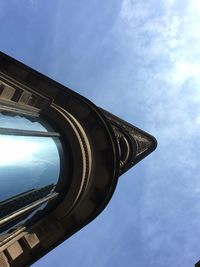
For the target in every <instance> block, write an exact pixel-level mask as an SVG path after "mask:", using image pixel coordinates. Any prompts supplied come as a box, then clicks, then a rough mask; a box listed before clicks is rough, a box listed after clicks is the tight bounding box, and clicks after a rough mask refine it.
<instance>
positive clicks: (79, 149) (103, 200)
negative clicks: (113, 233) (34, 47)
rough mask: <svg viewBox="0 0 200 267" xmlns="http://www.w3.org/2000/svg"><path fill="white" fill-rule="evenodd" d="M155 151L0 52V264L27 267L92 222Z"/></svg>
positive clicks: (143, 136) (146, 140)
mask: <svg viewBox="0 0 200 267" xmlns="http://www.w3.org/2000/svg"><path fill="white" fill-rule="evenodd" d="M156 145H157V143H156V140H155V138H154V137H153V136H151V135H150V134H148V133H146V132H144V131H142V130H140V129H138V128H137V127H135V126H133V125H131V124H129V123H128V122H125V121H124V120H122V119H120V118H118V117H116V116H114V115H113V114H111V113H109V112H108V111H105V110H103V109H102V108H99V107H97V106H95V105H94V104H93V103H91V102H90V101H89V100H87V99H86V98H84V97H83V96H81V95H79V94H77V93H75V92H74V91H72V90H70V89H69V88H66V87H64V86H63V85H61V84H59V83H57V82H55V81H53V80H51V79H49V78H47V77H45V76H44V75H42V74H40V73H38V72H36V71H34V70H33V69H31V68H29V67H27V66H25V65H24V64H22V63H20V62H18V61H16V60H14V59H12V58H10V57H9V56H7V55H5V54H3V53H0V147H1V152H2V156H0V266H7V267H8V266H20V267H21V266H30V264H31V263H33V262H34V261H36V260H37V259H39V258H40V257H42V256H43V255H44V254H46V253H47V252H49V251H50V250H51V249H53V248H54V247H56V246H57V245H59V244H60V243H61V242H63V241H64V240H66V239H67V238H69V237H70V236H71V235H73V234H74V233H75V232H76V231H78V230H80V229H81V228H82V227H84V226H85V225H86V224H88V223H89V222H91V221H92V220H93V219H95V217H97V216H98V215H99V214H100V213H101V211H102V210H103V209H104V208H105V207H106V205H107V203H108V202H109V201H110V199H111V197H112V195H113V193H114V190H115V187H116V184H117V181H118V178H119V176H121V175H122V174H123V173H124V172H126V171H127V170H128V169H130V168H131V167H132V166H134V165H135V164H136V163H138V162H139V161H140V160H142V159H143V158H144V157H146V156H147V155H148V154H149V153H151V152H152V151H153V150H154V149H155V148H156Z"/></svg>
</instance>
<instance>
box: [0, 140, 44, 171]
mask: <svg viewBox="0 0 200 267" xmlns="http://www.w3.org/2000/svg"><path fill="white" fill-rule="evenodd" d="M31 139H32V138H31ZM31 139H30V140H24V139H19V137H18V138H16V137H15V136H4V135H0V148H1V153H0V166H8V165H17V164H22V163H23V161H26V162H28V161H31V158H32V157H33V156H34V154H35V153H37V152H38V149H39V144H38V143H37V142H34V141H33V139H32V140H31Z"/></svg>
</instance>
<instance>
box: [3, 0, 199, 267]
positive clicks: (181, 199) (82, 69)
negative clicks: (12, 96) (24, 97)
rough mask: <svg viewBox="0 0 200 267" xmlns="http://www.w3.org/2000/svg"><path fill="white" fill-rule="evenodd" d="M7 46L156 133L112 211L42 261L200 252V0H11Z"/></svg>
mask: <svg viewBox="0 0 200 267" xmlns="http://www.w3.org/2000/svg"><path fill="white" fill-rule="evenodd" d="M0 25H1V27H0V36H1V38H0V50H1V51H3V52H5V53H7V54H9V55H10V56H13V57H15V58H16V59H18V60H20V61H22V62H24V63H25V64H27V65H30V66H31V67H33V68H35V69H37V70H38V71H40V72H42V73H44V74H46V75H48V76H49V77H51V78H53V79H55V80H57V81H59V82H61V83H63V84H64V85H66V86H68V87H70V88H72V89H74V90H75V91H77V92H79V93H80V94H82V95H84V96H86V97H88V98H89V99H90V100H92V101H93V102H94V103H96V104H97V105H99V106H102V107H103V108H105V109H107V110H108V111H111V112H112V113H114V114H116V115H118V116H119V117H121V118H124V119H125V120H127V121H129V122H131V123H132V124H134V125H136V126H138V127H140V128H142V129H144V130H146V131H148V132H150V133H152V134H153V135H154V136H156V138H157V140H158V144H159V146H158V148H157V150H156V151H155V152H154V153H153V154H152V155H150V156H149V157H148V158H146V159H145V160H144V161H143V162H141V163H139V164H138V165H137V166H136V167H134V168H133V169H132V170H130V171H129V172H127V173H126V174H124V175H123V176H122V177H121V178H120V179H119V183H118V187H117V189H116V192H115V194H114V196H113V198H112V200H111V202H110V203H109V205H108V207H107V208H106V209H105V210H104V211H103V213H102V214H101V215H100V216H99V217H98V218H97V219H96V220H95V221H93V222H92V223H91V224H89V225H88V226H87V227H85V228H84V229H82V230H81V231H80V232H78V233H77V234H75V235H74V236H73V237H72V238H70V239H69V240H67V241H66V242H64V243H63V244H62V245H60V246H59V247H58V248H56V249H55V250H54V251H52V252H51V253H49V254H48V255H46V256H45V257H44V258H42V259H41V260H40V261H38V262H37V263H35V264H34V265H33V266H34V267H42V266H45V267H54V266H59V267H65V266H70V267H76V266H83V267H86V266H87V267H90V266H91V267H93V266H96V267H110V266H116V267H122V266H123V267H124V266H126V267H133V266H136V267H144V266H149V267H155V266H159V267H169V266H177V267H183V266H184V267H189V266H193V264H194V263H195V262H196V261H197V260H199V259H200V246H199V238H200V177H199V171H198V158H199V151H200V141H199V135H200V106H199V101H200V78H199V77H200V56H199V55H200V35H199V27H200V2H199V1H198V0H183V1H176V0H149V1H144V0H120V1H119V0H107V1H97V0H86V1H84V2H83V1H69V0H68V1H65V0H57V1H52V0H48V1H47V0H43V1H39V0H29V1H28V0H1V1H0Z"/></svg>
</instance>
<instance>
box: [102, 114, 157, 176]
mask: <svg viewBox="0 0 200 267" xmlns="http://www.w3.org/2000/svg"><path fill="white" fill-rule="evenodd" d="M101 110H102V111H103V113H104V115H105V116H106V118H107V119H108V120H109V121H110V123H111V125H112V128H113V130H114V133H115V136H116V137H117V141H118V146H119V152H120V153H119V154H120V175H122V174H123V173H124V172H126V171H127V170H129V169H130V168H131V167H132V166H134V165H135V164H137V163H138V162H139V161H141V160H142V159H144V158H145V157H146V156H148V155H149V154H150V153H152V152H153V151H154V150H155V149H156V147H157V140H156V138H155V137H154V136H152V135H150V134H148V133H146V132H145V131H143V130H141V129H139V128H137V127H135V126H133V125H131V124H130V123H128V122H126V121H124V120H122V119H120V118H118V117H117V116H115V115H113V114H111V113H110V112H108V111H106V110H103V109H101Z"/></svg>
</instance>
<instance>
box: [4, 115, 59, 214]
mask: <svg viewBox="0 0 200 267" xmlns="http://www.w3.org/2000/svg"><path fill="white" fill-rule="evenodd" d="M2 128H9V131H8V133H7V132H6V131H5V129H4V130H3V131H2ZM48 128H49V127H48ZM16 129H17V130H21V131H17V132H16V131H15V130H16ZM30 130H31V132H30ZM12 131H13V132H12ZM41 132H43V133H45V132H47V130H46V128H44V126H42V124H41V123H40V122H39V121H38V122H32V121H30V120H28V119H27V118H24V117H20V116H14V117H11V116H6V115H3V114H0V152H1V153H0V219H1V218H4V217H5V216H7V215H9V214H11V213H13V212H16V211H17V210H19V209H21V208H23V207H24V206H27V205H30V204H31V203H33V202H35V201H37V200H39V199H42V198H44V197H45V196H47V195H49V194H50V193H51V192H53V191H54V189H55V186H56V184H57V182H58V179H59V176H60V155H59V150H58V144H59V138H58V137H55V136H59V135H58V134H57V133H55V132H51V133H49V136H45V135H43V136H40V134H41ZM43 133H42V134H43ZM51 134H52V137H51Z"/></svg>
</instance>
